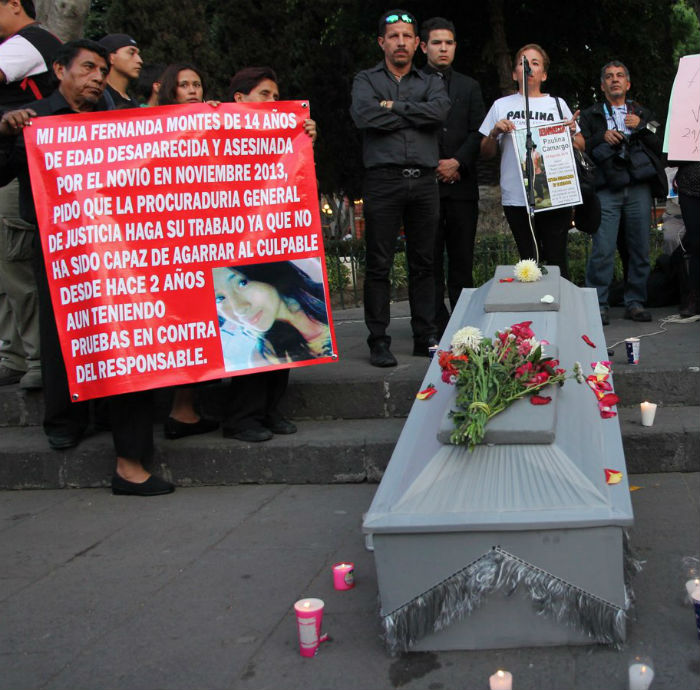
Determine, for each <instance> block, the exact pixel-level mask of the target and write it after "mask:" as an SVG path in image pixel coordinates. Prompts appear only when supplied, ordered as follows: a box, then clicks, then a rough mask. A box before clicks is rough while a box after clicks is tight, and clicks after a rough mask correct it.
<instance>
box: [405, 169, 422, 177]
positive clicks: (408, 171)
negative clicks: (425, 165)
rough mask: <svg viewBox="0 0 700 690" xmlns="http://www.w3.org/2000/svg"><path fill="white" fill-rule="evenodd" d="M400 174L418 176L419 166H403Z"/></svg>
mask: <svg viewBox="0 0 700 690" xmlns="http://www.w3.org/2000/svg"><path fill="white" fill-rule="evenodd" d="M401 174H402V175H403V176H404V177H405V178H406V179H408V178H411V177H420V168H404V169H403V170H402V171H401Z"/></svg>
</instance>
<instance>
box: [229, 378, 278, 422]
mask: <svg viewBox="0 0 700 690" xmlns="http://www.w3.org/2000/svg"><path fill="white" fill-rule="evenodd" d="M288 383H289V369H276V370H274V371H262V372H259V373H257V374H244V375H243V376H234V377H232V378H231V382H230V384H229V390H228V395H227V398H226V410H225V414H226V419H225V421H224V425H225V427H226V428H227V429H228V430H230V431H232V432H234V433H236V432H239V431H243V430H244V429H251V428H256V427H260V426H264V422H265V421H274V420H275V419H276V418H278V417H280V416H281V415H280V413H279V411H278V409H277V408H278V407H279V404H280V401H281V400H282V396H283V395H284V393H285V391H286V390H287V384H288Z"/></svg>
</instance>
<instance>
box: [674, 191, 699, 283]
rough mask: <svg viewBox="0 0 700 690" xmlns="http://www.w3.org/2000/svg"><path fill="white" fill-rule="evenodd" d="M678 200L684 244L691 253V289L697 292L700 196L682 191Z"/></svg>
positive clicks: (689, 269)
mask: <svg viewBox="0 0 700 690" xmlns="http://www.w3.org/2000/svg"><path fill="white" fill-rule="evenodd" d="M678 201H679V203H680V206H681V213H682V214H683V223H684V225H685V235H684V236H683V246H684V247H685V251H686V252H687V253H688V254H690V261H689V266H688V271H689V273H688V278H689V283H690V289H691V290H693V291H694V292H696V293H697V292H698V291H699V290H700V198H698V197H696V196H688V195H687V194H683V193H680V194H679V195H678Z"/></svg>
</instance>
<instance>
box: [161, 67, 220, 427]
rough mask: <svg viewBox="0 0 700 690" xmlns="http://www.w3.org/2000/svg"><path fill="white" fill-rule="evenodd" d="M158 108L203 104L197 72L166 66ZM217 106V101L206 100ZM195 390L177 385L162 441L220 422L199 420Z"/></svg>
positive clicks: (202, 87)
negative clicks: (159, 106)
mask: <svg viewBox="0 0 700 690" xmlns="http://www.w3.org/2000/svg"><path fill="white" fill-rule="evenodd" d="M159 82H160V89H159V90H158V105H184V104H185V103H203V102H204V80H203V79H202V75H201V73H200V72H199V70H198V69H197V68H196V67H195V66H194V65H190V64H185V63H181V64H173V65H168V66H167V67H166V68H165V71H164V72H163V74H162V75H161V76H160V79H159ZM207 103H209V104H210V105H212V106H214V107H216V106H218V105H219V101H207ZM194 400H195V387H194V386H179V387H178V388H176V389H175V394H174V396H173V404H172V407H171V409H170V414H169V415H168V418H167V419H166V420H165V424H164V426H163V431H164V433H165V438H168V439H176V438H183V437H185V436H194V435H195V434H206V433H209V432H210V431H214V429H216V428H217V427H218V426H219V423H218V422H216V421H215V420H213V419H207V418H206V417H201V416H200V415H199V414H198V413H197V411H196V410H195V407H194Z"/></svg>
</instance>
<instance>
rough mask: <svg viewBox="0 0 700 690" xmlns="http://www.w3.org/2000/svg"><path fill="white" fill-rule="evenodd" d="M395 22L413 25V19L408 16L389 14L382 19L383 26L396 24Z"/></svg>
mask: <svg viewBox="0 0 700 690" xmlns="http://www.w3.org/2000/svg"><path fill="white" fill-rule="evenodd" d="M396 22H406V24H413V17H411V15H410V14H390V15H389V16H388V17H386V18H385V19H384V23H385V24H396Z"/></svg>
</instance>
